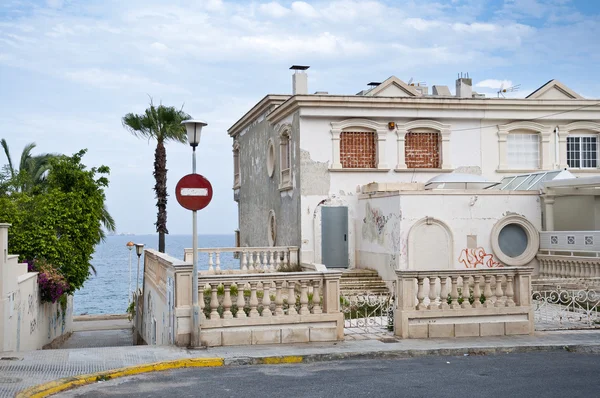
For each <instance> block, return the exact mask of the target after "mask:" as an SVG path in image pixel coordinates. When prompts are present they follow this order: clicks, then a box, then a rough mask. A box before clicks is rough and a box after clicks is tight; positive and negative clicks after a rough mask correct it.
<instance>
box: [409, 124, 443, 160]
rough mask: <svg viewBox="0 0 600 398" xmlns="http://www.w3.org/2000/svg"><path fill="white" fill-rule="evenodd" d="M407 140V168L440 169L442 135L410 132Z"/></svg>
mask: <svg viewBox="0 0 600 398" xmlns="http://www.w3.org/2000/svg"><path fill="white" fill-rule="evenodd" d="M405 140H406V141H405V158H406V167H407V168H409V169H437V168H439V167H440V135H439V133H438V132H423V133H416V132H408V133H406V138H405Z"/></svg>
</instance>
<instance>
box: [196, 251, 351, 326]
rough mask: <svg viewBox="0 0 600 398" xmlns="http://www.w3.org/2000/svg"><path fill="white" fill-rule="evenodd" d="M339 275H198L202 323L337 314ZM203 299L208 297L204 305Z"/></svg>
mask: <svg viewBox="0 0 600 398" xmlns="http://www.w3.org/2000/svg"><path fill="white" fill-rule="evenodd" d="M261 257H263V258H264V256H261ZM340 276H341V273H340V272H325V273H323V272H285V273H268V274H224V275H200V277H199V278H198V279H199V282H198V285H199V292H198V293H199V299H200V300H202V303H201V309H202V311H204V315H205V316H204V317H202V320H203V322H212V321H216V320H226V319H235V318H246V317H247V318H270V317H274V316H278V317H288V316H306V315H319V314H327V313H339V278H340ZM328 281H329V282H331V281H333V282H335V283H333V284H332V283H327V282H328ZM309 290H311V292H309ZM208 291H210V294H209V295H205V292H208ZM309 293H312V297H309ZM204 297H209V298H207V303H206V305H205V303H204V302H203V301H204ZM297 303H298V305H297ZM327 303H329V304H327ZM333 303H335V305H333ZM205 308H206V310H205Z"/></svg>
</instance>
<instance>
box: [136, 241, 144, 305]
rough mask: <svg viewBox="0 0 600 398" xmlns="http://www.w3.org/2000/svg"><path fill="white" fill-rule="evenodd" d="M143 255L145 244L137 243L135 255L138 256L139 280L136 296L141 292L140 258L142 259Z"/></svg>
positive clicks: (137, 281)
mask: <svg viewBox="0 0 600 398" xmlns="http://www.w3.org/2000/svg"><path fill="white" fill-rule="evenodd" d="M142 253H144V244H143V243H136V244H135V254H137V256H138V266H137V278H136V279H135V294H139V293H138V292H139V290H140V257H142Z"/></svg>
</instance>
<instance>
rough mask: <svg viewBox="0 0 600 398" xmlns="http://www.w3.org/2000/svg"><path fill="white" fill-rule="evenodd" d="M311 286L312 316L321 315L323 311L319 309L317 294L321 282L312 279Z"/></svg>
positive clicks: (318, 295)
mask: <svg viewBox="0 0 600 398" xmlns="http://www.w3.org/2000/svg"><path fill="white" fill-rule="evenodd" d="M312 285H313V308H312V313H313V314H322V313H323V310H322V309H321V296H320V294H319V287H320V285H321V281H320V280H318V279H314V280H313V281H312Z"/></svg>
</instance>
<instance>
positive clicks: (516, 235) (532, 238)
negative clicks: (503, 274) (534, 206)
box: [491, 215, 540, 266]
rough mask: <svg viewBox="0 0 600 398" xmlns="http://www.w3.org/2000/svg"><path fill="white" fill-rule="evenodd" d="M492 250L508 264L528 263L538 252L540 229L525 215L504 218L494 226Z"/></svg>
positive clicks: (519, 264) (499, 258)
mask: <svg viewBox="0 0 600 398" xmlns="http://www.w3.org/2000/svg"><path fill="white" fill-rule="evenodd" d="M491 239H492V242H491V243H492V250H493V251H494V254H495V255H496V257H497V258H498V260H500V262H502V263H503V264H506V265H512V266H521V265H527V264H528V263H529V262H530V261H531V260H533V258H534V257H535V255H536V254H537V252H538V249H539V247H540V238H539V232H538V230H537V229H536V228H535V227H534V226H533V224H531V222H529V220H527V219H526V218H525V217H522V216H518V215H510V216H506V217H504V218H502V219H501V220H500V221H498V222H497V223H496V224H495V225H494V227H493V228H492V234H491Z"/></svg>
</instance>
